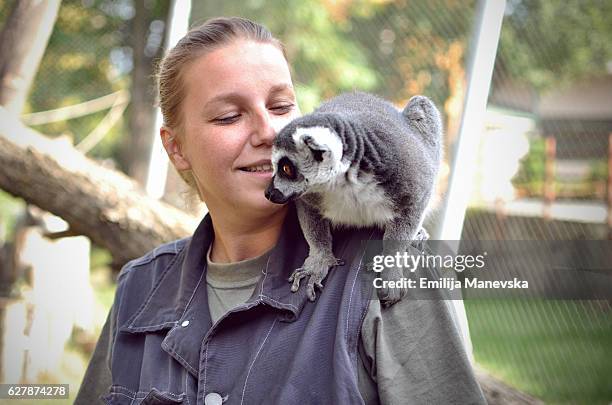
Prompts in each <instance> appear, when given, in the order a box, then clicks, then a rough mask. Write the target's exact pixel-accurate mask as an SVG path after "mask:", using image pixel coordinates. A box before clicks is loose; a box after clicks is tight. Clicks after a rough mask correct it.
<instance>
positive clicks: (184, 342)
mask: <svg viewBox="0 0 612 405" xmlns="http://www.w3.org/2000/svg"><path fill="white" fill-rule="evenodd" d="M159 96H160V104H161V109H162V113H163V117H164V126H163V127H162V128H161V130H160V134H161V137H162V140H163V144H164V147H165V149H166V151H167V153H168V155H169V157H170V159H171V161H172V163H173V164H174V166H175V167H176V168H177V170H178V171H179V172H180V173H181V175H182V177H183V178H184V179H185V180H186V181H187V182H188V184H190V185H192V187H194V190H196V191H197V193H198V195H199V196H200V198H201V199H202V200H203V201H204V202H205V203H206V205H207V207H208V209H209V214H208V215H207V216H206V217H205V218H204V219H203V220H202V222H201V224H200V225H199V227H198V228H197V230H196V231H195V233H194V234H193V235H192V236H191V237H190V238H187V239H184V240H179V241H175V242H171V243H169V244H165V245H163V246H160V247H158V248H157V249H155V250H154V251H152V252H150V253H148V254H147V255H145V256H143V257H141V258H139V259H136V260H134V261H132V262H130V263H128V264H127V265H126V266H125V267H124V268H123V270H122V271H121V273H120V275H119V279H118V287H117V292H116V297H115V302H114V304H113V308H112V311H111V313H110V314H109V319H108V321H107V324H106V325H105V328H104V331H103V334H102V336H101V337H100V341H99V343H98V345H97V348H96V351H95V353H94V357H93V358H92V360H91V362H90V365H89V368H88V371H87V374H86V376H85V379H84V381H83V386H82V387H81V390H80V392H79V395H78V398H77V402H76V403H77V404H79V403H83V404H90V403H94V402H95V400H96V398H97V397H98V396H102V397H103V398H104V400H105V401H106V403H110V404H124V403H125V404H175V403H184V404H206V405H210V404H221V403H226V404H296V403H307V404H353V403H355V404H360V403H366V404H378V403H382V404H400V403H423V404H425V403H426V404H432V403H449V402H453V403H461V404H463V403H481V402H484V398H483V396H482V392H481V391H480V388H479V387H478V384H477V383H476V381H475V378H474V375H473V372H472V369H471V365H470V363H469V361H468V358H467V356H466V354H465V352H464V349H463V345H462V342H461V338H460V334H459V332H458V331H457V329H456V326H455V322H454V318H453V317H454V313H453V311H452V309H451V308H452V306H451V305H448V303H446V302H444V301H418V300H409V299H405V300H403V301H401V302H399V303H398V304H395V305H393V306H392V307H390V308H387V309H383V308H381V305H380V302H379V301H378V300H377V299H375V298H374V299H372V298H371V297H376V294H372V285H371V283H369V282H367V281H366V280H367V277H366V275H365V270H364V266H363V263H362V260H363V253H364V252H363V249H362V241H363V240H368V239H376V238H378V239H380V237H381V233H380V232H379V231H376V230H373V229H361V230H352V229H349V230H341V231H335V232H334V252H335V254H336V257H341V258H342V259H344V261H345V264H344V265H343V266H339V267H337V268H334V269H333V270H332V271H331V272H330V274H329V275H328V277H327V278H326V280H325V289H324V290H323V291H321V292H320V293H319V294H318V296H317V300H316V301H315V302H310V301H308V299H307V297H306V294H305V289H304V288H302V289H300V290H299V291H298V292H296V293H292V292H291V291H290V283H289V282H288V281H287V280H288V278H289V276H290V274H291V273H292V272H293V270H294V269H296V268H298V267H300V265H301V264H302V263H303V261H304V259H305V257H306V255H307V252H308V247H307V244H306V242H305V241H304V238H303V236H302V233H301V231H300V228H299V224H298V222H297V218H296V214H295V209H294V207H293V206H292V205H291V204H289V205H276V204H272V203H270V202H269V201H268V200H267V199H266V198H265V197H264V190H265V188H266V186H267V185H268V183H269V181H270V179H271V176H272V169H271V166H270V156H271V148H272V142H273V140H274V137H275V135H276V133H277V132H278V130H279V129H280V128H282V127H283V126H284V125H285V124H286V123H287V122H289V121H290V120H291V119H293V118H295V117H297V116H298V115H299V113H300V112H299V109H298V106H297V103H296V98H295V92H294V87H293V84H292V81H291V75H290V70H289V66H288V63H287V59H286V56H285V53H284V50H283V47H282V45H281V44H280V42H279V41H278V40H276V39H274V38H273V37H272V35H271V34H270V32H268V31H267V30H266V29H265V28H264V27H262V26H261V25H259V24H256V23H253V22H251V21H248V20H245V19H241V18H218V19H213V20H210V21H208V22H206V23H205V24H204V25H202V26H200V27H197V28H195V29H193V30H191V31H190V32H189V33H188V34H187V35H186V36H185V37H184V38H183V39H182V40H181V41H179V43H178V44H177V45H176V47H175V48H174V49H172V50H171V51H170V52H169V53H168V55H167V56H166V57H165V59H164V60H163V62H162V63H161V65H160V71H159Z"/></svg>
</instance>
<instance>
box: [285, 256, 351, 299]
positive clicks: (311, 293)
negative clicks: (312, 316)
mask: <svg viewBox="0 0 612 405" xmlns="http://www.w3.org/2000/svg"><path fill="white" fill-rule="evenodd" d="M343 264H344V261H343V260H340V259H336V258H335V257H334V255H316V256H308V257H307V258H306V260H305V261H304V265H303V266H302V267H301V268H299V269H296V270H295V271H294V272H293V274H291V276H290V277H289V282H291V283H293V284H292V285H291V291H292V292H296V291H297V290H299V289H300V281H301V280H302V279H303V278H305V277H308V284H307V286H306V295H307V296H308V299H309V300H310V301H314V300H315V299H316V298H317V294H316V292H315V291H316V290H315V287H316V288H318V289H319V290H322V289H323V280H324V279H325V277H327V273H328V272H329V269H330V268H331V267H333V266H342V265H343Z"/></svg>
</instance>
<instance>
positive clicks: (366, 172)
mask: <svg viewBox="0 0 612 405" xmlns="http://www.w3.org/2000/svg"><path fill="white" fill-rule="evenodd" d="M441 143H442V122H441V119H440V113H439V112H438V110H437V108H436V107H435V105H434V104H433V103H432V102H431V101H430V100H429V99H428V98H427V97H424V96H415V97H413V98H412V99H411V100H410V101H409V102H408V105H407V106H406V107H405V108H404V110H403V111H398V110H397V109H396V108H395V107H394V106H393V105H392V104H391V103H388V102H387V101H384V100H382V99H380V98H378V97H375V96H373V95H371V94H366V93H347V94H343V95H340V96H338V97H336V98H334V99H332V100H330V101H328V102H326V103H324V104H322V105H321V107H319V108H318V109H317V110H316V111H315V112H313V113H312V114H309V115H306V116H303V117H301V118H298V119H296V120H294V121H292V122H291V123H289V124H288V125H287V126H286V127H285V128H283V129H282V130H281V131H280V133H279V134H278V136H277V137H276V140H275V142H274V147H273V152H272V166H273V170H274V175H273V178H272V182H271V184H270V186H269V187H268V189H267V190H266V197H267V198H268V199H269V200H270V201H272V202H275V203H281V204H282V203H285V202H287V201H289V200H291V199H295V198H298V197H300V198H299V199H298V200H297V201H296V207H297V210H298V211H297V212H298V218H299V221H300V226H301V228H302V232H303V233H304V237H305V239H306V241H307V242H308V245H309V247H310V251H309V255H308V257H307V258H306V260H305V262H304V265H303V267H302V268H300V269H297V270H296V271H295V272H294V273H293V274H292V276H291V278H290V279H289V281H292V282H293V286H292V291H297V290H298V289H299V285H300V280H301V279H302V278H304V277H306V276H308V277H309V280H308V286H307V294H308V297H309V299H310V300H314V299H315V297H316V295H315V287H318V288H323V285H322V281H323V279H324V278H325V277H326V276H327V273H328V270H329V269H330V267H333V266H336V265H339V264H340V262H341V261H340V260H338V259H336V257H334V254H333V253H332V237H331V232H330V225H350V226H357V227H364V226H381V227H384V236H383V251H384V252H385V251H387V254H394V252H395V251H396V248H397V247H398V246H400V245H401V243H400V245H398V244H397V243H395V242H393V241H404V243H409V241H410V240H412V239H415V238H417V239H422V238H427V236H426V232H425V231H424V230H422V229H421V224H422V221H423V217H424V214H425V209H426V207H427V205H428V203H429V200H430V197H431V195H432V191H433V189H434V186H435V179H436V176H437V173H438V168H439V165H440V159H441V155H442V151H441ZM417 233H418V234H417ZM392 245H393V248H392V247H391V246H392ZM406 247H407V246H406ZM400 248H401V246H400ZM384 252H383V253H384ZM402 276H403V275H402V271H401V269H400V268H392V269H386V270H384V271H383V272H382V273H381V277H382V278H383V279H384V280H399V279H400V278H401V277H402ZM405 293H406V290H402V289H379V290H378V295H379V298H380V299H381V301H383V302H384V303H385V304H386V305H392V304H393V303H395V302H397V301H398V300H400V299H401V298H402V296H403V295H404V294H405Z"/></svg>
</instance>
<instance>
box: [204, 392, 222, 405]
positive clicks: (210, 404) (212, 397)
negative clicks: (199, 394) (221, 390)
mask: <svg viewBox="0 0 612 405" xmlns="http://www.w3.org/2000/svg"><path fill="white" fill-rule="evenodd" d="M222 403H223V398H221V395H219V394H217V393H216V392H211V393H210V394H207V395H206V396H205V397H204V404H205V405H221V404H222Z"/></svg>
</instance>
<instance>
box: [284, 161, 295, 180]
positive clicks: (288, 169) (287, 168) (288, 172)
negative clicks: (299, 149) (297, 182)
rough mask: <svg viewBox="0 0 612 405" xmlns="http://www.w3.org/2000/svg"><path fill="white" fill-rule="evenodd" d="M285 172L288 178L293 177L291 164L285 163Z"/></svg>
mask: <svg viewBox="0 0 612 405" xmlns="http://www.w3.org/2000/svg"><path fill="white" fill-rule="evenodd" d="M282 169H283V172H284V173H285V174H286V175H287V177H289V178H292V177H293V167H291V165H290V164H289V163H285V164H284V165H283V167H282Z"/></svg>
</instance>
